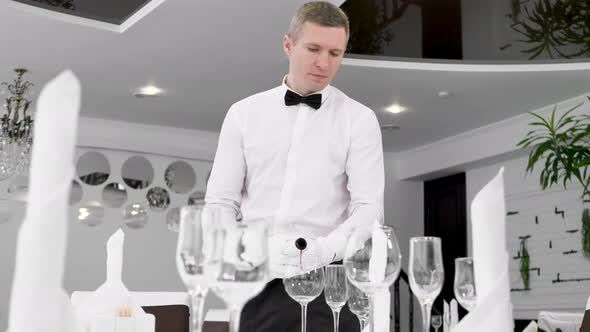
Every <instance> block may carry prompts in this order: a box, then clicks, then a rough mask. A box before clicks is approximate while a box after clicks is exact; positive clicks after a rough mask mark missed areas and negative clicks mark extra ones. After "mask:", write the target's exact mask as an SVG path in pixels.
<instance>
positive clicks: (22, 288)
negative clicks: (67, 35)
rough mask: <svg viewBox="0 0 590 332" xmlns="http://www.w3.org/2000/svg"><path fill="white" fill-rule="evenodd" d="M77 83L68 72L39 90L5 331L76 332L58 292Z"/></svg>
mask: <svg viewBox="0 0 590 332" xmlns="http://www.w3.org/2000/svg"><path fill="white" fill-rule="evenodd" d="M79 108H80V83H79V82H78V79H77V78H76V77H75V76H74V74H73V73H72V72H70V71H65V72H63V73H61V74H60V75H59V76H58V77H57V78H55V79H53V80H52V81H50V82H49V83H47V85H45V87H44V88H43V90H42V91H41V94H40V96H39V101H38V107H37V113H36V118H35V140H34V143H33V151H32V157H31V159H32V161H31V170H30V180H29V197H28V204H27V211H26V215H25V219H24V221H23V223H22V225H21V227H20V230H19V234H18V241H17V252H16V264H15V271H14V280H13V284H12V296H11V299H10V314H9V320H8V331H10V332H39V331H44V332H78V331H81V330H80V326H79V324H78V321H77V319H76V317H75V315H74V312H73V309H72V307H71V305H70V302H69V299H68V295H67V294H66V292H65V291H64V289H63V286H62V281H63V271H64V263H65V262H64V259H65V250H66V243H67V225H68V196H69V192H70V188H71V183H72V177H73V175H74V171H73V169H74V167H73V157H74V147H75V145H76V130H77V124H78V111H79Z"/></svg>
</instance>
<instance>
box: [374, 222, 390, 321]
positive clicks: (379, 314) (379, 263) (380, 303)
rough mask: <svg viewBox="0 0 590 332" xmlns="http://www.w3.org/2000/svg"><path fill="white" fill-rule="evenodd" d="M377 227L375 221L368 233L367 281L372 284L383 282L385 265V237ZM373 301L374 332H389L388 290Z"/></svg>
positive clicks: (375, 296) (376, 296)
mask: <svg viewBox="0 0 590 332" xmlns="http://www.w3.org/2000/svg"><path fill="white" fill-rule="evenodd" d="M379 225H380V224H379V222H378V221H375V222H374V223H373V229H372V232H371V233H370V234H371V236H372V247H371V258H370V259H369V280H371V281H372V282H383V280H384V279H385V268H386V265H387V235H385V232H383V230H382V229H380V228H379V227H378V226H379ZM373 301H374V307H373V308H374V309H373V310H374V319H375V331H389V321H390V318H389V314H390V310H389V309H390V308H389V306H390V302H391V296H390V293H389V289H384V290H383V291H381V292H379V293H377V294H375V295H374V296H373Z"/></svg>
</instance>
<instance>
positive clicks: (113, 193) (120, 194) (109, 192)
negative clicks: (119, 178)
mask: <svg viewBox="0 0 590 332" xmlns="http://www.w3.org/2000/svg"><path fill="white" fill-rule="evenodd" d="M102 201H103V202H104V204H105V205H106V206H107V207H110V208H115V209H117V208H120V207H121V206H123V204H125V202H126V201H127V189H126V188H125V186H124V185H123V184H121V183H117V182H113V183H109V184H107V185H106V186H105V187H104V188H103V189H102Z"/></svg>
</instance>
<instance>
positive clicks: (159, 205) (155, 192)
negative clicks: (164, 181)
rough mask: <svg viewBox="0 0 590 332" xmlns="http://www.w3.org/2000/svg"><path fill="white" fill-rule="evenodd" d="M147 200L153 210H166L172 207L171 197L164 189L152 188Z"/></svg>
mask: <svg viewBox="0 0 590 332" xmlns="http://www.w3.org/2000/svg"><path fill="white" fill-rule="evenodd" d="M145 198H146V199H147V202H148V205H149V206H150V208H151V209H152V210H165V209H166V208H167V207H168V205H170V195H168V191H167V190H166V189H164V188H162V187H153V188H150V190H148V192H147V194H146V196H145Z"/></svg>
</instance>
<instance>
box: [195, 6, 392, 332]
mask: <svg viewBox="0 0 590 332" xmlns="http://www.w3.org/2000/svg"><path fill="white" fill-rule="evenodd" d="M348 37H349V31H348V18H347V17H346V14H345V13H344V12H342V10H340V9H339V8H338V7H336V6H334V5H332V4H330V3H328V2H322V1H314V2H310V3H307V4H305V5H303V6H302V7H301V8H299V9H298V11H297V12H296V13H295V15H294V17H293V19H292V21H291V24H290V26H289V32H288V33H287V34H286V35H285V36H284V38H283V50H284V51H285V54H286V55H287V56H288V57H289V72H288V74H287V76H286V77H285V78H284V79H283V82H282V84H281V85H280V86H279V87H276V88H274V89H271V90H267V91H264V92H261V93H258V94H256V95H253V96H250V97H248V98H246V99H243V100H241V101H239V102H237V103H235V104H234V105H232V106H231V108H230V109H229V111H228V113H227V115H226V117H225V120H224V122H223V125H222V128H221V133H220V136H219V143H218V147H217V152H216V155H215V161H214V163H213V169H212V171H211V176H210V178H209V182H208V185H207V194H206V197H205V200H206V202H207V204H215V205H218V206H222V207H224V208H226V209H231V210H232V211H233V212H234V213H235V214H236V217H237V219H242V220H243V221H244V222H247V221H248V220H249V219H257V218H269V217H270V220H272V225H271V227H272V231H271V239H270V247H271V248H270V253H269V254H270V262H271V274H272V277H273V278H276V279H274V280H273V281H271V282H270V283H269V284H268V285H267V287H266V288H265V289H264V290H263V291H262V292H261V293H260V294H259V295H258V296H256V297H255V298H254V299H252V300H251V301H250V302H248V304H247V305H246V306H245V308H244V310H243V313H242V316H241V318H242V319H241V324H240V331H241V332H250V331H252V332H254V331H256V332H263V331H264V332H267V331H268V332H270V331H273V332H274V331H298V330H299V328H300V319H301V317H300V312H299V305H298V304H297V303H296V302H295V301H294V300H292V299H290V298H289V296H288V295H287V294H286V293H285V291H284V289H283V284H282V281H281V279H280V278H282V277H283V274H284V269H285V266H287V265H289V264H296V263H295V262H298V261H299V257H298V254H299V250H298V249H297V248H296V247H295V240H296V239H297V238H300V237H301V238H305V239H306V240H307V248H306V249H305V251H304V255H303V257H317V258H319V262H318V264H321V265H328V264H330V263H332V262H335V261H339V260H342V258H343V256H344V251H345V248H346V241H347V239H348V237H349V236H350V234H351V232H352V231H353V230H354V229H355V228H356V227H370V226H371V225H372V224H373V223H374V222H380V223H382V222H383V192H384V167H383V148H382V141H381V132H380V127H379V123H378V121H377V118H376V116H375V114H374V113H373V111H371V110H370V109H369V108H367V107H365V106H364V105H362V104H360V103H358V102H356V101H355V100H353V99H351V98H349V97H348V96H346V95H345V94H344V93H342V92H341V91H340V90H338V89H336V88H334V87H332V86H331V85H330V82H331V81H332V79H333V78H334V76H335V74H336V72H337V71H338V68H339V67H340V64H341V61H342V57H343V56H344V52H345V50H346V45H347V42H348ZM340 321H341V325H340V330H341V331H345V332H348V331H358V322H356V318H354V316H353V315H352V313H350V311H349V310H348V309H347V308H346V307H345V308H344V309H343V310H342V312H341V316H340ZM331 326H332V313H331V311H330V309H329V307H328V306H327V305H326V303H325V300H324V297H323V295H321V296H320V297H318V298H317V299H316V300H314V301H313V302H311V303H310V304H309V306H308V328H309V329H310V330H311V331H328V329H329V328H331Z"/></svg>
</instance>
